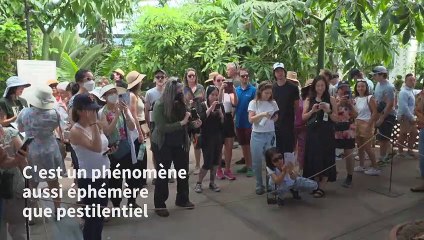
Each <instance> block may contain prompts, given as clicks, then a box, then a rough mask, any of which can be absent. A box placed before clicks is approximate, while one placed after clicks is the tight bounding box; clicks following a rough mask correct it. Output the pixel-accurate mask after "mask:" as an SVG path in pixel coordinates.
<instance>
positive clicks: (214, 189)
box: [209, 183, 221, 192]
mask: <svg viewBox="0 0 424 240" xmlns="http://www.w3.org/2000/svg"><path fill="white" fill-rule="evenodd" d="M209 189H210V190H212V191H214V192H221V188H219V187H218V185H216V184H215V183H210V184H209Z"/></svg>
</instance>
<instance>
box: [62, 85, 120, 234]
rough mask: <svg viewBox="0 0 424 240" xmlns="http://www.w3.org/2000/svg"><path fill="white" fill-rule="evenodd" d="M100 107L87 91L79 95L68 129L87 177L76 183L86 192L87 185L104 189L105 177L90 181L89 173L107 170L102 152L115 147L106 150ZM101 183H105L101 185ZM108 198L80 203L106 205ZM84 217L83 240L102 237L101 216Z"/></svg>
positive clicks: (86, 199) (106, 160) (105, 157)
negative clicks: (71, 123) (99, 117)
mask: <svg viewBox="0 0 424 240" xmlns="http://www.w3.org/2000/svg"><path fill="white" fill-rule="evenodd" d="M99 108H100V106H99V105H98V104H97V103H96V101H95V100H94V98H93V97H92V96H91V95H89V94H88V93H82V94H78V95H77V96H75V98H74V102H73V108H72V121H73V122H74V123H75V124H74V125H73V126H72V128H71V132H70V141H71V145H72V148H73V149H74V151H75V154H76V156H77V157H78V160H79V167H80V169H81V170H85V171H86V172H87V178H82V179H79V186H78V187H79V188H83V189H85V190H86V191H88V187H89V186H90V187H91V188H93V189H96V190H97V191H99V190H100V189H103V190H104V189H106V188H107V179H106V178H105V177H106V176H101V177H100V178H99V179H95V181H94V182H93V181H92V177H93V176H92V172H93V170H102V169H103V168H106V169H109V166H110V162H109V158H108V156H107V155H106V154H104V153H107V152H108V151H112V150H114V149H111V150H109V149H108V140H107V138H106V136H105V135H104V133H103V131H102V129H101V126H100V124H99V120H98V118H97V111H98V110H99ZM103 184H105V185H104V186H102V185H103ZM107 201H108V199H107V198H100V197H97V198H93V197H90V198H88V197H85V198H83V200H82V203H83V204H85V205H90V206H91V205H92V204H95V205H100V206H101V207H106V206H107ZM84 219H85V222H84V229H83V236H84V240H89V239H90V240H91V239H101V236H102V230H103V218H97V217H90V218H87V217H84Z"/></svg>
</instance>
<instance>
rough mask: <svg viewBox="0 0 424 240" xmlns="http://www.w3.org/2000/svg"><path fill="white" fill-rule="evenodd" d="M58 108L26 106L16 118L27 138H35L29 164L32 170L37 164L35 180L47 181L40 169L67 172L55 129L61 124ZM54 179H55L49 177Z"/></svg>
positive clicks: (31, 147) (34, 174) (29, 154)
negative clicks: (41, 175) (42, 177)
mask: <svg viewBox="0 0 424 240" xmlns="http://www.w3.org/2000/svg"><path fill="white" fill-rule="evenodd" d="M58 118H59V117H58V113H57V111H56V110H54V109H52V110H44V109H39V108H35V107H31V108H25V109H23V110H22V112H21V113H20V114H19V116H18V119H17V120H16V122H17V124H18V127H19V129H23V131H24V132H25V135H26V138H34V140H33V141H32V142H31V143H30V144H29V146H28V158H27V159H28V164H29V165H31V166H32V170H34V167H35V166H37V168H38V171H37V172H34V171H33V172H32V177H33V179H32V180H33V181H35V182H41V181H46V180H45V179H41V178H40V177H39V175H38V173H39V170H40V169H47V170H49V169H57V168H58V167H60V168H61V169H62V175H64V173H65V164H64V162H63V159H62V154H61V153H60V149H59V145H58V143H57V140H56V137H55V135H54V130H55V129H56V128H57V127H58V126H59V119H58ZM48 180H53V179H48Z"/></svg>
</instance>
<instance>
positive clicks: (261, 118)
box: [248, 81, 278, 195]
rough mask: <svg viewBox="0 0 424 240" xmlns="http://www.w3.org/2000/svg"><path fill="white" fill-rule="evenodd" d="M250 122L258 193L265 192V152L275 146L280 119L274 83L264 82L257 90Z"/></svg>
mask: <svg viewBox="0 0 424 240" xmlns="http://www.w3.org/2000/svg"><path fill="white" fill-rule="evenodd" d="M248 111H249V122H250V123H252V135H251V140H250V151H251V152H252V167H253V171H254V172H255V176H256V194H257V195H262V194H264V193H265V187H264V185H263V180H262V162H263V161H264V152H265V151H266V150H268V149H269V148H271V147H275V126H274V123H275V121H277V120H278V114H277V113H278V105H277V102H275V101H274V100H273V98H272V84H271V83H270V82H268V81H265V82H262V83H261V84H259V86H258V90H257V91H256V97H255V99H254V100H252V101H250V103H249V107H248Z"/></svg>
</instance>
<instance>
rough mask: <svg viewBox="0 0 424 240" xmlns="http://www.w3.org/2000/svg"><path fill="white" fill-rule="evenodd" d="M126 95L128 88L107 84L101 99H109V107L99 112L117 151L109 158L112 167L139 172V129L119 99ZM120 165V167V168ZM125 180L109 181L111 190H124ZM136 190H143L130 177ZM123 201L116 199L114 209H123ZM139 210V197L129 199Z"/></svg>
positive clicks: (107, 105)
mask: <svg viewBox="0 0 424 240" xmlns="http://www.w3.org/2000/svg"><path fill="white" fill-rule="evenodd" d="M125 92H126V89H124V88H120V87H115V85H114V84H109V85H106V86H104V87H103V88H102V90H101V94H100V95H101V97H103V98H104V99H106V105H105V106H104V107H103V108H102V109H101V110H100V111H99V118H100V124H101V127H102V129H103V131H104V133H105V135H106V136H107V138H108V140H109V147H110V148H112V147H115V148H117V150H116V151H115V152H114V153H113V154H110V155H109V159H110V165H111V166H110V168H111V170H112V171H113V170H115V169H120V170H123V169H130V170H134V169H136V167H137V165H136V162H137V156H136V154H135V149H134V141H133V140H132V138H131V135H130V132H131V131H133V130H135V120H134V118H133V117H132V114H131V112H130V110H129V108H128V106H127V105H126V104H125V103H124V102H123V101H120V100H119V96H118V95H119V94H123V93H125ZM118 164H119V166H118ZM122 181H123V177H122V176H120V177H119V178H114V177H112V178H111V179H110V180H109V188H115V189H121V188H122ZM125 181H126V182H127V184H128V187H129V188H130V189H132V190H134V189H138V188H140V187H141V186H140V184H139V182H138V180H137V179H134V178H129V179H126V180H125ZM121 201H122V199H121V198H112V199H111V202H112V204H113V207H120V204H121ZM131 204H132V207H139V206H138V205H137V203H136V199H135V198H129V199H128V203H127V205H128V206H130V205H131Z"/></svg>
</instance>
